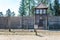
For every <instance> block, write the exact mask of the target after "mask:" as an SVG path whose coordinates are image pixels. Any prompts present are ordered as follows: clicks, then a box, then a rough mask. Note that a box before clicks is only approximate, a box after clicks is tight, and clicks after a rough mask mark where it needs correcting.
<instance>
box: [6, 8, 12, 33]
mask: <svg viewBox="0 0 60 40" xmlns="http://www.w3.org/2000/svg"><path fill="white" fill-rule="evenodd" d="M6 15H7V17H8V27H9V32H11V27H10V16H11V11H10V9H8V10H7V11H6Z"/></svg>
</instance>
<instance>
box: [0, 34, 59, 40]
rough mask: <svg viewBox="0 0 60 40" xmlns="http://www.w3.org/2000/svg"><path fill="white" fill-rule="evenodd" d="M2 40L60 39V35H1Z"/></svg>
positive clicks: (0, 39)
mask: <svg viewBox="0 0 60 40" xmlns="http://www.w3.org/2000/svg"><path fill="white" fill-rule="evenodd" d="M0 40H60V36H35V35H0Z"/></svg>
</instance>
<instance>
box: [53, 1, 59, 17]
mask: <svg viewBox="0 0 60 40" xmlns="http://www.w3.org/2000/svg"><path fill="white" fill-rule="evenodd" d="M54 12H55V15H56V16H57V15H59V1H58V0H55V1H54Z"/></svg>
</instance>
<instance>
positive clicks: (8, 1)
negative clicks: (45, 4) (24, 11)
mask: <svg viewBox="0 0 60 40" xmlns="http://www.w3.org/2000/svg"><path fill="white" fill-rule="evenodd" d="M20 1H21V0H0V12H3V14H6V10H8V9H10V10H11V11H14V12H15V14H16V15H17V14H18V9H19V4H20ZM59 1H60V0H59Z"/></svg>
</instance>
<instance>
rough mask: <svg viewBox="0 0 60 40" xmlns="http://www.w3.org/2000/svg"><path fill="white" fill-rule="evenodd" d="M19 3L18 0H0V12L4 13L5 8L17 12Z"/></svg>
mask: <svg viewBox="0 0 60 40" xmlns="http://www.w3.org/2000/svg"><path fill="white" fill-rule="evenodd" d="M19 4H20V0H0V12H3V14H5V13H6V10H7V9H11V11H14V12H15V13H16V14H17V13H18V8H19Z"/></svg>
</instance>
